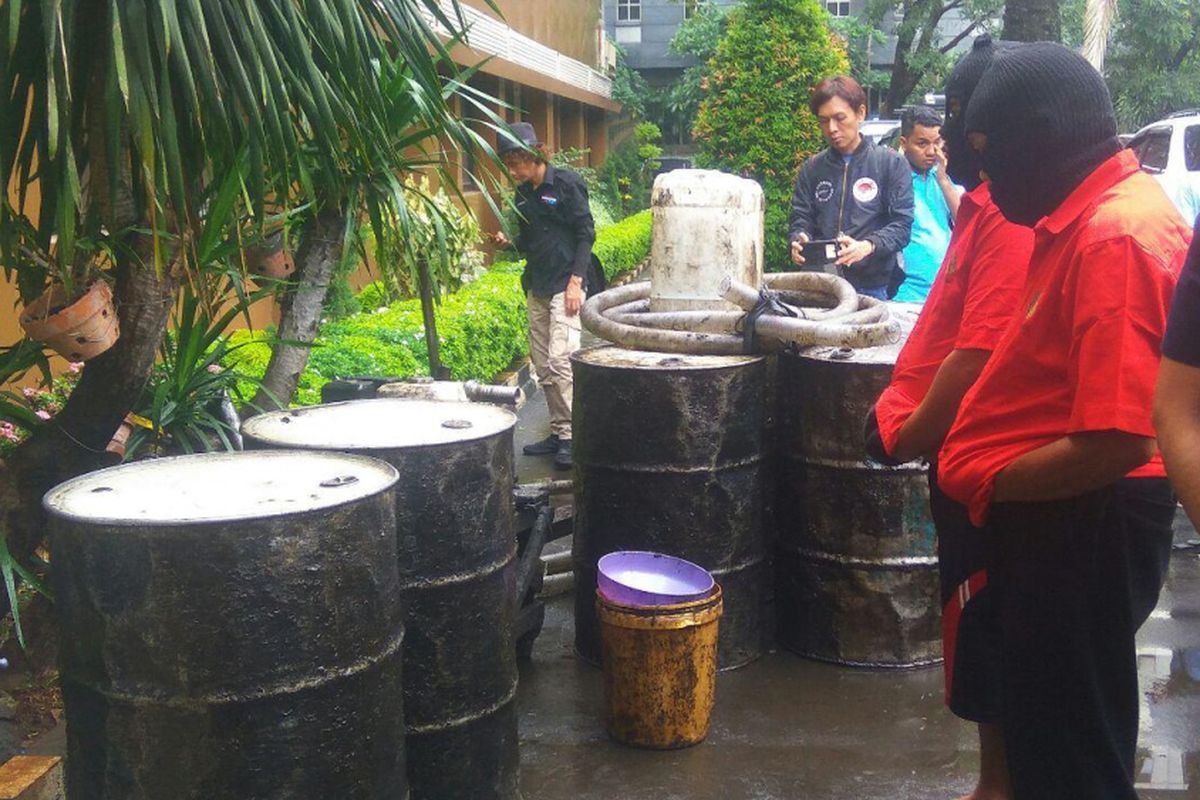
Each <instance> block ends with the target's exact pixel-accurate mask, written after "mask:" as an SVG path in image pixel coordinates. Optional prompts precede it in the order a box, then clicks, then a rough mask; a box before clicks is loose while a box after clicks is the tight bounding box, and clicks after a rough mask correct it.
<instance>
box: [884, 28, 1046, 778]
mask: <svg viewBox="0 0 1200 800" xmlns="http://www.w3.org/2000/svg"><path fill="white" fill-rule="evenodd" d="M1016 46H1019V45H1017V44H1015V43H1013V42H993V41H992V39H991V37H990V36H987V35H983V36H980V37H979V38H977V39H976V40H975V43H974V45H973V46H972V48H971V51H970V52H969V53H967V54H966V55H965V56H963V57H962V58H961V59H960V60H959V62H958V64H957V65H956V66H955V68H954V71H953V72H952V73H951V74H950V78H949V80H947V82H946V123H945V125H944V126H943V127H942V139H943V141H944V142H945V145H946V150H947V152H948V157H947V161H948V166H949V169H948V172H949V175H950V178H951V179H952V180H953V181H954V182H955V183H956V184H958V185H960V186H963V187H965V188H966V189H967V192H966V194H964V195H963V197H962V199H961V204H960V206H959V211H958V219H957V224H956V225H955V227H954V232H953V233H952V234H951V237H950V246H949V249H948V250H947V252H946V257H945V259H944V260H943V261H942V264H941V267H940V268H939V270H938V273H937V277H936V278H935V279H934V282H933V286H932V287H931V289H930V292H929V297H928V299H927V301H926V303H925V307H924V309H923V310H922V311H921V316H920V318H919V319H918V320H917V324H916V327H915V328H914V329H913V332H912V334H911V335H910V336H909V337H908V341H907V342H906V343H905V345H904V349H903V350H902V351H901V352H900V356H899V358H898V359H897V361H896V367H895V369H894V370H893V372H892V379H891V381H890V383H889V384H888V386H887V388H886V389H885V390H884V392H883V394H882V395H881V396H880V398H879V400H878V402H877V403H876V404H875V408H874V409H873V410H872V412H871V415H870V417H869V419H868V424H867V450H868V453H869V454H870V455H871V457H872V458H873V459H875V460H876V461H879V462H882V463H889V464H898V463H901V462H904V461H910V460H913V459H916V458H928V459H930V460H931V462H933V463H931V465H930V470H929V498H930V505H931V510H932V512H933V521H934V524H935V525H936V526H937V534H938V567H939V573H940V578H941V604H942V630H943V635H942V651H943V653H944V654H945V659H944V661H943V663H944V666H945V700H946V705H947V706H948V707H949V708H950V710H951V711H953V712H954V713H955V714H956V715H958V716H960V717H962V718H963V719H967V720H970V721H972V722H975V723H977V724H978V726H979V762H980V770H979V781H978V785H977V786H976V788H975V791H974V793H973V794H972V795H971V798H972V800H1005V798H1008V797H1010V796H1011V789H1010V787H1009V781H1008V768H1007V766H1006V765H1005V758H1004V738H1003V732H1002V730H1001V727H1000V722H1001V713H1000V695H1001V686H1000V681H999V676H1000V662H1001V655H1000V653H999V652H998V651H997V647H996V644H997V642H996V640H997V636H996V634H995V630H996V620H995V604H994V602H993V597H992V592H991V590H990V589H989V587H988V573H987V540H986V535H985V532H984V530H982V529H980V528H977V527H975V526H973V525H972V524H971V523H970V520H968V519H967V510H966V508H965V507H964V506H963V505H961V504H960V503H956V502H955V501H953V500H951V499H950V498H948V497H946V496H945V495H944V494H943V493H942V492H941V490H940V489H939V487H938V483H937V466H936V459H935V456H936V455H937V451H938V448H940V447H941V445H942V441H943V440H944V439H945V437H946V433H947V431H949V430H950V426H951V424H952V423H953V422H954V417H955V415H956V414H957V413H958V408H959V404H960V403H961V402H962V399H963V395H965V394H966V392H967V390H968V389H970V388H971V386H972V384H974V383H975V381H976V379H978V377H979V374H980V373H981V372H982V371H983V367H984V365H985V364H986V363H987V361H988V358H989V357H990V356H991V354H992V351H993V350H995V349H996V345H997V344H999V342H1000V337H1001V336H1002V335H1003V333H1004V331H1005V329H1006V328H1007V327H1008V323H1009V321H1010V320H1011V319H1012V317H1013V312H1014V310H1015V309H1016V306H1017V303H1018V301H1019V299H1020V295H1021V288H1022V287H1023V286H1024V283H1025V271H1026V269H1027V267H1028V266H1029V256H1030V254H1031V253H1032V252H1033V231H1032V230H1030V229H1029V228H1026V227H1023V226H1021V225H1017V224H1015V223H1012V222H1009V221H1008V220H1006V219H1005V218H1004V216H1003V214H1001V213H1000V209H999V208H997V207H996V204H995V202H993V200H992V197H991V187H990V186H989V184H988V182H987V181H986V180H985V179H984V177H983V175H982V172H983V165H982V164H981V163H980V160H979V154H978V153H976V152H974V151H973V150H971V148H970V146H969V145H968V143H967V132H966V129H965V127H964V123H963V117H964V116H965V115H966V110H967V105H968V103H969V102H970V100H971V94H972V93H973V92H974V91H975V86H976V85H977V84H978V83H979V80H980V78H982V77H983V74H984V73H985V71H986V70H987V68H988V67H989V66H990V64H991V63H992V59H993V57H994V55H995V54H996V53H998V52H1004V51H1006V50H1008V49H1010V48H1012V47H1016Z"/></svg>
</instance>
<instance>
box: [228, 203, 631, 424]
mask: <svg viewBox="0 0 1200 800" xmlns="http://www.w3.org/2000/svg"><path fill="white" fill-rule="evenodd" d="M650 225H651V215H650V212H649V211H643V212H641V213H639V214H635V215H633V216H631V217H629V218H627V219H625V220H622V221H621V222H618V223H616V224H614V225H609V226H607V227H605V228H603V229H601V230H600V231H599V232H598V233H597V235H596V245H595V252H596V255H597V256H599V257H600V260H601V262H602V263H603V264H604V272H605V274H606V275H607V276H608V278H609V280H612V279H613V278H616V277H617V276H619V275H621V274H623V273H626V272H628V271H629V270H631V269H633V268H634V267H636V266H637V265H638V264H639V263H641V262H642V260H644V259H645V258H646V256H647V255H649V253H650ZM523 267H524V262H521V261H516V262H511V261H509V262H499V263H496V264H494V265H492V267H491V268H490V269H489V270H488V271H487V272H486V273H485V274H484V275H483V276H482V277H480V278H479V279H478V280H475V281H472V282H471V283H468V284H466V285H465V286H463V287H462V288H461V289H459V290H458V291H457V292H455V293H454V294H451V295H449V296H447V297H445V298H444V299H443V300H442V302H441V303H440V304H439V305H438V306H437V310H436V313H435V316H436V318H437V328H438V338H439V339H440V345H441V349H440V355H441V359H442V363H443V364H445V366H446V367H448V368H449V369H450V373H451V375H452V376H453V378H454V379H455V380H470V379H474V380H478V381H485V382H487V381H491V380H493V379H494V378H495V377H496V375H497V374H498V373H500V372H502V371H503V370H504V369H505V368H506V367H508V366H509V364H511V363H512V361H513V359H515V358H516V357H518V356H523V355H525V354H526V353H527V352H528V343H527V339H526V333H525V327H526V321H525V296H524V294H523V293H522V291H521V270H522V269H523ZM372 286H373V285H372ZM381 298H382V295H381V294H380V293H379V292H378V290H376V289H372V287H371V286H368V287H366V288H365V289H364V290H363V292H362V293H361V294H360V295H359V299H360V301H361V303H362V307H363V308H364V309H368V310H366V311H364V312H362V313H360V314H354V315H352V316H349V317H346V318H344V319H340V320H337V321H335V322H327V323H326V324H325V325H323V326H322V328H321V333H320V335H319V336H318V337H317V341H316V343H315V344H314V345H313V349H312V353H311V354H310V356H309V360H308V367H307V369H306V370H305V371H304V373H303V374H302V375H301V376H300V385H299V388H298V390H297V392H296V398H295V401H296V403H297V404H299V405H312V404H315V403H319V402H320V399H321V394H320V392H321V387H322V386H323V385H325V383H327V382H328V381H330V380H333V379H334V378H339V377H344V376H347V375H385V376H389V377H395V378H407V377H411V376H413V375H428V374H429V356H428V351H427V349H426V347H425V329H424V326H423V324H422V321H421V303H420V301H419V300H416V299H411V300H401V301H399V302H397V303H392V304H391V305H390V306H386V307H382V308H378V309H376V310H372V307H373V306H374V305H378V304H380V303H382V302H385V301H383V300H382V299H381ZM273 335H274V333H273V331H246V330H242V331H236V332H234V333H233V334H232V337H231V344H232V345H233V346H234V347H235V348H236V349H234V350H233V352H232V354H231V355H230V357H229V358H228V359H227V360H226V366H228V367H230V368H232V369H236V370H238V371H239V372H241V373H243V374H245V375H248V376H255V377H261V376H262V374H263V373H264V372H265V371H266V367H267V362H268V361H269V360H270V357H271V344H270V342H271V339H272V337H273ZM244 388H245V393H246V394H247V396H250V395H252V394H253V391H254V387H253V386H252V385H250V384H249V383H248V384H247V386H246V387H244Z"/></svg>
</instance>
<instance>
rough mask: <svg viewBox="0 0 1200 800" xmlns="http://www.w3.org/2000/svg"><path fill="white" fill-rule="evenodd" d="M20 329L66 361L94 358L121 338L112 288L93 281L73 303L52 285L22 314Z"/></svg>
mask: <svg viewBox="0 0 1200 800" xmlns="http://www.w3.org/2000/svg"><path fill="white" fill-rule="evenodd" d="M20 322H21V327H22V328H24V329H25V333H27V334H29V337H30V338H31V339H36V340H37V341H39V342H43V343H44V344H46V345H47V346H48V347H50V348H51V349H53V350H54V351H55V352H57V353H58V354H59V355H61V356H63V357H64V358H66V359H67V360H68V361H87V360H88V359H92V358H95V357H96V356H98V355H100V354H101V353H103V352H104V351H106V350H108V348H110V347H112V346H113V344H115V343H116V341H117V338H118V337H119V336H120V335H121V328H120V324H119V323H118V322H117V312H116V309H115V308H113V296H112V289H111V288H109V285H108V284H107V283H105V282H104V281H99V280H98V281H96V282H94V283H93V284H92V285H91V286H89V287H88V288H87V291H85V292H84V293H83V295H82V296H81V297H80V298H79V299H78V300H76V301H75V302H73V303H69V304H68V302H67V295H66V292H65V291H64V290H63V287H62V285H61V284H54V285H53V286H51V287H50V288H49V289H47V290H46V292H45V293H44V294H42V296H41V297H39V298H38V299H36V300H34V301H33V302H32V303H30V304H29V305H28V306H26V307H25V309H24V310H23V311H22V312H21V317H20Z"/></svg>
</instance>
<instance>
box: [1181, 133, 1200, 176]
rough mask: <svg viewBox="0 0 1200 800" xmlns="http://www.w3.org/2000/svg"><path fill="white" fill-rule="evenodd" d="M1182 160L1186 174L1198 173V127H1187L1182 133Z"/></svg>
mask: <svg viewBox="0 0 1200 800" xmlns="http://www.w3.org/2000/svg"><path fill="white" fill-rule="evenodd" d="M1183 160H1184V163H1185V164H1187V168H1188V172H1200V125H1188V127H1187V130H1185V131H1184V132H1183Z"/></svg>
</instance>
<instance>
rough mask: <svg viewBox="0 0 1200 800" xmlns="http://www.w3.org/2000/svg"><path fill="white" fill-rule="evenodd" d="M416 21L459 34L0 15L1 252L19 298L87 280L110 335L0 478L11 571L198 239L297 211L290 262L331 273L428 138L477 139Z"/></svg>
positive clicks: (199, 260)
mask: <svg viewBox="0 0 1200 800" xmlns="http://www.w3.org/2000/svg"><path fill="white" fill-rule="evenodd" d="M454 8H455V9H457V2H456V3H455V4H454ZM430 19H434V20H437V21H438V22H439V23H440V25H441V26H442V27H444V28H445V29H446V30H449V31H451V32H459V33H461V31H462V29H463V19H462V17H461V15H460V14H459V15H456V14H453V13H452V14H450V15H449V16H448V15H447V14H446V13H444V12H443V11H442V10H441V4H440V3H439V2H437V0H280V2H272V3H260V2H256V0H40V1H39V2H38V3H30V2H22V0H0V86H3V87H4V94H2V95H0V103H2V104H3V105H2V106H0V180H3V182H4V184H5V186H6V187H8V188H9V189H10V194H9V195H8V196H6V197H5V199H4V200H3V202H2V203H0V258H2V259H3V262H4V267H5V269H6V270H7V271H8V272H9V273H10V275H11V274H13V273H15V275H16V277H17V280H18V283H19V285H20V288H21V293H22V296H23V298H24V299H26V300H28V299H29V298H31V297H33V296H34V295H36V294H38V293H40V292H41V291H42V290H43V289H44V288H45V286H46V284H47V282H48V281H50V280H58V281H61V282H63V283H64V284H65V285H66V286H77V285H79V284H80V283H81V282H82V281H83V280H86V279H87V278H88V276H89V274H90V273H94V272H95V271H97V270H98V269H99V270H102V271H104V272H106V273H108V277H109V278H110V279H112V280H113V282H114V284H115V295H116V299H117V303H118V314H119V317H120V323H121V331H122V335H121V339H120V340H119V341H118V342H117V344H116V346H115V347H114V348H113V349H112V350H110V351H108V352H107V353H105V354H104V355H102V356H100V357H98V358H97V359H95V360H93V361H91V362H89V364H88V366H87V368H86V369H85V370H84V374H83V377H82V379H81V381H80V383H79V385H78V387H77V388H76V389H75V391H74V393H73V394H72V396H71V398H70V400H69V402H68V403H67V406H66V407H65V408H64V409H63V411H62V413H61V414H59V415H58V416H57V417H56V418H55V423H54V424H53V425H47V426H43V427H41V428H39V429H38V430H37V431H36V432H35V434H34V435H33V436H31V437H30V438H29V439H28V440H27V441H26V442H25V443H24V444H23V445H22V446H21V447H20V448H18V450H17V451H16V452H15V453H14V454H13V455H12V457H11V458H10V459H8V463H7V464H0V510H3V512H4V517H3V519H2V520H0V527H3V528H4V529H5V530H7V531H8V536H9V539H10V545H11V547H10V549H11V550H12V552H13V553H14V554H15V555H17V556H18V557H19V556H21V555H22V554H25V553H28V552H29V551H30V550H31V549H32V546H33V544H34V543H35V542H36V541H37V539H38V538H39V537H40V535H41V530H42V525H41V522H42V520H41V511H40V502H39V499H40V497H41V495H42V493H43V492H44V491H45V490H46V489H48V488H49V487H50V486H52V485H53V484H54V483H56V482H58V481H59V480H62V479H64V478H67V477H70V476H72V475H75V474H78V473H80V472H84V471H86V470H88V469H92V468H95V467H96V466H98V465H102V464H103V463H104V461H105V456H104V455H103V451H104V445H105V443H106V442H107V441H108V439H109V437H110V436H111V435H112V433H113V431H114V430H115V429H116V428H117V426H118V425H119V424H120V422H121V420H122V418H123V417H124V415H125V414H126V413H127V412H128V411H129V409H130V407H131V405H132V404H133V403H134V402H135V401H136V400H137V398H138V396H139V395H140V393H141V391H142V387H143V386H144V385H145V382H146V379H147V377H148V376H149V374H150V371H151V369H152V367H153V365H154V361H155V354H156V352H157V350H158V348H159V345H160V342H161V340H162V336H163V333H164V331H165V329H166V326H167V322H168V318H169V316H170V311H171V308H172V306H173V304H174V301H175V296H176V290H177V287H178V283H179V281H180V279H181V277H182V276H185V275H188V274H194V273H195V271H196V270H198V269H201V268H202V267H203V266H204V264H205V262H206V260H207V259H208V258H209V257H210V255H211V253H212V250H213V247H214V246H215V244H214V243H216V242H218V241H221V240H223V239H227V238H229V237H230V236H238V235H241V232H244V231H245V230H247V221H249V222H250V227H253V225H254V224H255V223H258V224H261V221H263V220H265V219H267V218H268V217H269V216H270V215H271V214H272V213H275V212H278V211H280V210H285V211H286V210H288V209H291V208H295V207H297V206H300V205H302V204H308V211H307V213H308V214H309V220H310V225H309V228H308V229H306V232H307V233H308V234H309V235H308V236H307V237H305V239H304V240H302V241H301V245H300V248H299V252H298V254H297V257H298V260H299V261H301V262H303V261H304V260H305V258H306V254H307V252H308V251H310V250H311V251H313V252H314V253H315V255H316V257H314V259H313V260H314V261H315V262H320V261H323V260H328V261H335V260H336V259H337V258H338V257H340V254H341V250H342V248H343V247H344V243H345V242H346V241H347V240H348V238H349V237H348V235H347V232H348V231H349V230H350V229H351V227H352V225H353V224H354V223H355V222H356V220H357V217H358V215H359V214H360V213H361V212H363V211H366V212H368V215H369V216H370V218H371V219H372V220H381V219H383V218H384V217H385V214H384V213H383V212H384V211H388V212H390V214H391V216H392V218H395V219H398V220H400V224H401V225H404V224H407V223H406V220H407V219H408V215H407V211H406V208H407V206H406V204H405V202H404V199H405V198H404V195H405V190H404V188H403V183H402V175H403V173H404V172H405V171H408V170H411V169H413V168H416V167H423V166H433V167H435V168H436V167H441V166H442V165H443V160H442V159H441V158H440V157H439V156H438V155H437V154H436V153H434V152H432V151H425V150H423V149H422V147H423V146H425V145H427V144H428V143H429V142H430V141H432V138H433V137H434V136H437V137H439V140H440V141H441V142H444V143H449V144H450V145H451V146H452V147H455V148H461V149H466V148H472V147H477V146H479V145H480V144H481V139H480V137H478V136H477V135H476V134H475V133H474V132H472V131H471V129H470V128H469V127H468V126H467V125H466V124H464V123H463V122H462V121H460V120H458V119H456V118H455V116H454V115H453V114H452V113H451V110H450V109H451V106H450V104H449V103H448V102H447V99H448V97H449V96H450V95H451V94H454V93H457V92H465V90H464V89H463V87H462V86H461V84H460V82H459V81H458V80H457V79H455V78H453V77H452V78H450V79H447V78H445V77H443V74H442V73H440V72H439V67H440V68H442V70H443V71H444V70H445V68H446V67H445V65H448V64H450V63H451V62H450V59H449V54H448V52H447V49H446V48H447V45H446V44H445V43H443V41H442V40H441V39H439V38H438V36H437V35H436V34H435V33H434V31H433V30H432V29H431V27H430V22H429V20H430ZM468 100H471V101H477V100H478V98H476V97H475V96H474V95H470V94H468ZM478 104H479V105H480V106H482V101H480V102H479V103H478ZM231 187H232V188H231ZM10 197H11V198H14V199H12V200H10V199H9V198H10ZM306 242H307V244H306ZM81 243H83V244H84V245H87V246H81ZM306 248H307V249H306ZM98 255H100V256H102V257H100V258H97V256H98ZM305 280H306V278H305V277H304V276H303V275H302V276H301V277H300V282H301V284H302V287H301V288H303V284H304V282H305ZM3 523H7V524H3Z"/></svg>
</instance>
